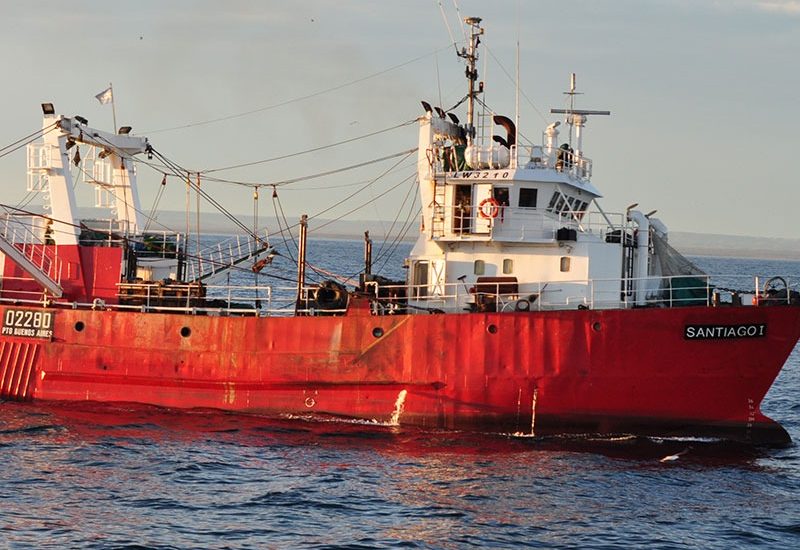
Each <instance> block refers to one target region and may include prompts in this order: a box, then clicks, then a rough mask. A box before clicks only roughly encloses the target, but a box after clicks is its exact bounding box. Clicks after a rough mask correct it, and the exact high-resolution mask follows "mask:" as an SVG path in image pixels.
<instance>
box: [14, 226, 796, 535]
mask: <svg viewBox="0 0 800 550" xmlns="http://www.w3.org/2000/svg"><path fill="white" fill-rule="evenodd" d="M376 250H377V248H376ZM407 250H408V246H407V245H402V246H401V247H400V250H398V251H396V256H397V258H402V257H403V256H404V255H405V253H406V252H407ZM310 257H311V261H312V262H314V263H315V264H316V265H318V266H319V267H322V268H325V269H329V270H331V271H338V272H342V271H346V270H344V269H343V268H342V265H341V263H342V262H343V258H345V257H349V258H354V259H355V260H354V263H355V265H358V262H360V258H361V243H358V242H344V243H336V242H317V243H312V249H311V250H310ZM694 261H695V262H696V263H697V264H698V265H699V266H700V267H702V268H704V269H707V270H709V271H710V272H714V273H720V274H722V275H723V276H733V275H756V274H765V275H766V274H774V273H781V274H786V275H788V276H790V277H791V279H792V280H795V281H797V280H800V263H798V262H765V261H760V260H759V261H755V260H734V259H714V258H694ZM393 265H394V267H393V269H394V270H395V271H394V272H389V273H388V274H389V276H392V277H402V275H403V274H402V269H401V268H400V267H399V266H400V265H401V260H398V261H397V262H395V263H394V264H393ZM287 271H289V272H290V271H291V268H290V267H289V268H287ZM353 271H354V272H357V271H358V267H356V268H355V269H353ZM798 390H800V349H795V351H794V352H793V354H792V355H791V357H790V358H789V361H788V364H787V365H786V368H785V369H784V371H783V372H782V374H781V375H780V377H779V378H778V380H777V381H776V383H775V385H774V387H773V388H772V390H771V391H770V393H769V395H768V396H767V398H766V400H765V402H764V405H763V410H764V412H765V413H766V414H767V415H768V416H770V417H772V418H774V419H776V420H778V421H779V422H781V423H782V424H783V425H784V426H785V427H786V429H787V430H788V431H789V433H790V434H791V436H792V438H793V439H794V441H800V400H798V395H800V391H798ZM674 454H678V455H679V456H678V458H677V459H676V460H673V461H669V462H662V461H661V459H662V458H664V457H666V456H669V455H674ZM798 545H800V449H799V448H798V446H797V445H796V444H793V445H791V446H790V447H788V448H785V449H754V448H751V447H746V446H738V445H733V444H729V443H721V442H713V441H703V440H683V439H667V440H665V439H650V438H633V437H619V438H577V439H570V438H546V439H540V438H524V437H512V436H508V435H504V434H473V433H458V432H445V431H429V430H428V431H426V430H418V429H412V428H406V427H390V426H384V425H377V424H370V423H352V422H351V423H347V422H331V421H328V422H322V421H314V420H312V419H311V418H297V419H275V418H265V417H260V416H251V415H235V414H227V413H220V412H213V411H170V410H164V409H160V408H155V407H146V406H133V405H114V404H102V405H100V404H94V405H87V404H81V405H77V404H71V405H70V404H23V403H12V402H5V403H0V548H142V547H144V548H297V547H303V548H454V549H455V548H465V547H497V548H516V547H543V548H623V547H629V548H720V549H728V548H753V547H764V548H796V547H798Z"/></svg>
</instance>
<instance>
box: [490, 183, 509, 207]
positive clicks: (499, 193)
mask: <svg viewBox="0 0 800 550" xmlns="http://www.w3.org/2000/svg"><path fill="white" fill-rule="evenodd" d="M492 197H494V200H496V201H497V204H499V205H500V206H508V205H509V204H510V203H509V202H508V187H495V188H494V189H492Z"/></svg>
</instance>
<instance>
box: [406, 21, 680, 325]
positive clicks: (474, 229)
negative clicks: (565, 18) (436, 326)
mask: <svg viewBox="0 0 800 550" xmlns="http://www.w3.org/2000/svg"><path fill="white" fill-rule="evenodd" d="M467 23H468V24H469V25H470V26H471V28H472V32H471V40H470V48H469V50H468V51H467V50H464V51H462V52H461V53H460V54H459V55H460V56H461V57H464V58H465V59H466V60H467V71H466V73H467V78H468V80H469V93H468V99H469V104H468V109H469V110H470V112H469V113H468V122H467V123H466V124H464V125H460V124H459V121H458V119H457V117H455V116H454V115H448V116H449V119H447V118H445V115H446V114H447V113H444V112H443V111H441V109H435V110H434V109H431V108H430V107H429V105H427V104H426V103H423V105H424V107H425V109H426V113H425V115H423V116H422V117H421V118H420V121H419V124H420V133H419V153H418V173H419V183H420V196H421V202H422V221H421V232H420V236H419V238H418V240H417V242H416V245H415V246H414V248H413V250H412V252H411V255H410V257H409V265H408V268H409V273H408V289H407V292H408V299H409V306H410V307H411V308H412V309H418V310H424V309H427V310H437V309H438V310H443V311H459V310H467V311H475V310H479V311H480V310H483V309H486V310H497V309H500V310H505V309H509V308H513V309H517V310H525V309H529V308H534V307H536V308H548V309H549V308H553V309H563V308H577V307H591V308H618V307H628V306H632V305H644V304H645V303H646V301H648V300H649V299H650V298H651V297H652V295H653V294H654V293H656V292H658V291H660V290H663V287H664V284H663V281H660V280H656V279H660V277H661V275H662V273H661V269H660V262H658V261H655V260H656V256H655V255H654V250H653V242H652V239H651V234H652V233H653V232H656V231H658V233H659V237H660V238H661V239H662V241H663V242H666V228H665V226H664V225H663V224H662V223H660V222H657V220H651V219H649V217H648V216H646V215H644V214H642V213H641V212H638V211H636V210H633V209H632V208H631V209H629V211H628V212H626V213H625V214H606V213H604V212H603V211H602V210H601V208H600V206H599V204H598V203H597V199H599V198H600V197H601V194H600V192H599V191H598V189H597V188H596V187H595V186H594V185H593V184H592V181H591V176H592V161H591V160H590V159H589V158H587V157H586V156H585V155H584V149H583V138H584V129H585V124H586V120H587V116H590V115H607V114H610V113H609V112H608V111H587V110H579V109H575V108H574V106H573V105H572V101H570V108H568V109H563V110H562V109H553V110H552V112H553V113H557V114H563V115H565V121H564V122H566V124H567V125H570V126H571V127H572V128H571V130H572V131H571V132H570V136H572V135H573V132H574V136H575V141H574V149H573V147H572V145H573V143H572V139H571V138H570V139H569V141H566V142H564V143H561V144H559V126H560V122H554V123H553V124H550V125H549V126H548V127H547V128H546V129H545V131H544V132H543V135H542V137H543V140H542V144H541V145H534V144H529V145H521V144H518V143H517V142H516V140H517V132H516V128H515V125H514V123H513V122H512V121H511V120H510V119H509V118H507V117H505V116H500V115H496V114H491V115H488V116H486V117H485V118H484V119H482V120H480V121H478V123H479V126H480V127H481V128H482V130H483V131H481V132H480V134H481V135H486V136H487V137H488V136H492V139H491V141H489V140H488V139H483V140H482V139H481V138H480V136H479V135H477V134H478V132H476V129H475V127H474V122H473V121H475V118H476V117H475V115H474V113H473V112H472V110H473V109H474V107H473V104H474V99H475V96H477V94H480V93H481V92H482V91H483V83H482V82H481V83H479V85H478V86H477V87H476V86H475V80H476V79H477V71H476V68H475V67H476V63H475V62H476V60H477V58H478V56H477V49H476V48H477V43H478V40H477V37H478V36H480V35H481V34H482V33H483V29H481V28H480V26H479V24H480V19H478V18H469V19H467ZM567 94H569V95H570V96H571V99H572V98H574V95H575V94H576V92H575V78H574V75H573V76H572V80H571V86H570V91H569V92H567ZM651 279H652V281H651ZM653 281H655V282H653Z"/></svg>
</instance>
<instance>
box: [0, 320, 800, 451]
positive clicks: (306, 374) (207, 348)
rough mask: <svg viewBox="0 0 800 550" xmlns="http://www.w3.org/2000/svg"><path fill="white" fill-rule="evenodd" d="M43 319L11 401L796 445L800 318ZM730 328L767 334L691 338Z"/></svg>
mask: <svg viewBox="0 0 800 550" xmlns="http://www.w3.org/2000/svg"><path fill="white" fill-rule="evenodd" d="M6 309H7V307H3V308H0V310H1V311H3V313H5V310H6ZM15 309H20V308H15ZM37 311H42V310H41V309H39V310H37ZM48 311H53V312H54V328H53V336H52V338H51V339H48V340H45V339H35V338H16V337H13V336H12V337H9V336H2V337H0V346H1V347H2V349H0V395H2V396H3V397H5V398H16V399H44V400H67V401H76V400H81V401H110V402H115V401H117V402H120V401H122V402H124V401H129V402H130V401H135V402H140V403H148V404H153V405H160V406H164V407H175V408H194V407H206V408H217V409H226V410H236V411H247V412H259V413H269V414H276V413H277V414H308V413H317V414H319V413H321V414H331V415H337V416H345V417H351V418H364V419H375V420H378V421H384V422H388V421H389V420H390V419H391V418H392V414H393V413H394V412H395V410H396V406H397V404H398V399H399V398H400V399H399V400H400V401H402V405H403V410H402V413H401V414H400V417H399V418H400V423H401V424H414V425H420V426H426V427H437V428H453V429H464V428H467V429H490V430H492V431H500V432H523V433H530V432H531V431H532V427H535V431H536V433H537V434H541V433H547V432H563V431H587V432H605V433H608V432H635V433H648V434H654V435H668V434H695V435H721V436H724V437H729V438H732V439H737V440H747V441H753V442H767V443H785V442H787V441H788V435H787V434H786V432H785V431H784V430H783V429H782V428H781V427H780V426H779V425H777V424H776V423H774V422H773V421H771V420H770V419H768V418H767V417H765V416H764V415H763V414H762V413H761V412H760V409H759V406H760V403H761V401H762V399H763V398H764V395H765V394H766V392H767V391H768V390H769V388H770V386H771V384H772V382H773V381H774V379H775V378H776V376H777V375H778V373H779V372H780V369H781V367H782V366H783V364H784V362H785V361H786V359H787V357H788V356H789V354H790V352H791V351H792V349H793V348H794V345H795V343H796V342H797V340H798V337H800V307H789V306H784V307H725V308H706V307H696V308H672V309H634V310H605V311H601V310H595V311H589V310H586V311H550V312H527V313H502V314H495V313H490V314H442V315H409V316H406V315H399V316H383V317H375V316H370V315H369V314H368V313H367V312H366V310H364V309H360V308H357V307H354V308H351V312H350V313H349V314H348V315H347V316H344V317H295V318H245V317H212V316H189V315H167V314H157V313H134V312H121V311H87V310H70V309H52V310H48ZM81 323H82V326H83V329H82V330H78V327H80V326H81V325H80V324H81ZM720 324H722V325H748V324H759V325H761V324H763V325H765V326H766V331H765V334H764V335H763V337H759V338H729V339H705V340H703V339H687V338H685V335H684V331H685V327H686V326H688V325H720ZM182 332H183V334H182ZM403 390H405V394H403V395H404V396H405V397H404V399H403V398H402V397H401V392H403ZM534 413H535V418H534Z"/></svg>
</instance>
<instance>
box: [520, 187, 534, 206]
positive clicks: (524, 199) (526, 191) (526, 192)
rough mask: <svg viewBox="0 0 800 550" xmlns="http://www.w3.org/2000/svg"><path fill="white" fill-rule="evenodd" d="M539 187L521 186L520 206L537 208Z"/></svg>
mask: <svg viewBox="0 0 800 550" xmlns="http://www.w3.org/2000/svg"><path fill="white" fill-rule="evenodd" d="M537 195H538V189H532V188H530V187H521V188H520V190H519V207H520V208H536V198H537V197H536V196H537Z"/></svg>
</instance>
